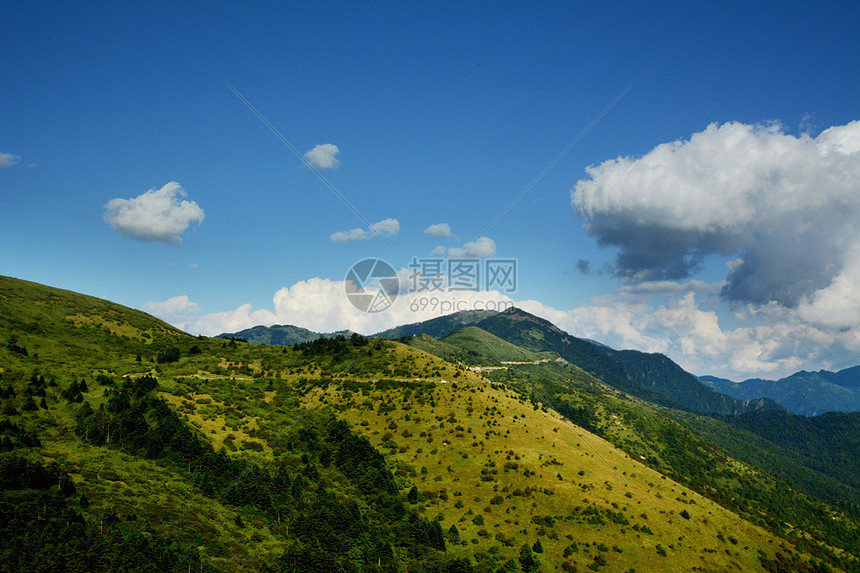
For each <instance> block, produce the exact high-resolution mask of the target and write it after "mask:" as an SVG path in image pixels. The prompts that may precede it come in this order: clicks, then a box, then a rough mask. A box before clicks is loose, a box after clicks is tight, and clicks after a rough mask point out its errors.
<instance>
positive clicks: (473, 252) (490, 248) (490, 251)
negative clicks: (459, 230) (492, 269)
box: [448, 237, 496, 259]
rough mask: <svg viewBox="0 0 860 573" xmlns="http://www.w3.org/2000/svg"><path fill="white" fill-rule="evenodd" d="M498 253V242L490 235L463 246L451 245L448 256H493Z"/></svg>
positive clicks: (469, 257)
mask: <svg viewBox="0 0 860 573" xmlns="http://www.w3.org/2000/svg"><path fill="white" fill-rule="evenodd" d="M495 254H496V242H495V241H494V240H492V239H491V238H489V237H481V238H479V239H477V240H475V241H470V242H468V243H466V244H465V245H463V246H462V247H451V248H450V249H448V256H449V257H451V258H454V259H473V258H483V257H492V256H493V255H495Z"/></svg>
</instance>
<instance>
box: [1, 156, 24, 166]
mask: <svg viewBox="0 0 860 573" xmlns="http://www.w3.org/2000/svg"><path fill="white" fill-rule="evenodd" d="M19 161H21V158H20V157H18V156H17V155H13V154H11V153H0V169H9V168H10V167H12V166H13V165H16V164H17V163H18V162H19Z"/></svg>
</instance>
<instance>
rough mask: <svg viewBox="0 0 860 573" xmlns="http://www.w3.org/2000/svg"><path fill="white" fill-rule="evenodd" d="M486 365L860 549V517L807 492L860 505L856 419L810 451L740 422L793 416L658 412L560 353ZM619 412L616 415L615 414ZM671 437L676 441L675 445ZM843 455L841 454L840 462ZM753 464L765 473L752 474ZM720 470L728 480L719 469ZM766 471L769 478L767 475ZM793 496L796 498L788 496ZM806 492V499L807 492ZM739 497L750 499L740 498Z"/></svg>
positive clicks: (743, 507) (642, 448)
mask: <svg viewBox="0 0 860 573" xmlns="http://www.w3.org/2000/svg"><path fill="white" fill-rule="evenodd" d="M449 338H453V337H449ZM487 340H489V338H488V339H487ZM431 351H432V350H431ZM487 364H490V362H489V361H488V362H487ZM476 369H479V370H482V371H484V372H485V375H486V376H488V377H490V378H491V379H493V380H498V381H502V382H504V383H505V384H506V385H508V386H510V387H514V388H519V389H520V390H521V391H523V392H525V393H527V394H529V395H531V396H532V397H534V398H535V399H536V400H539V401H541V402H542V403H544V404H547V405H549V406H551V407H553V408H554V409H556V410H557V411H559V412H561V413H563V414H564V415H565V416H567V417H568V419H571V420H573V421H576V422H577V423H578V424H579V425H580V426H582V427H585V428H588V429H589V430H591V431H593V432H596V433H598V434H599V435H601V436H602V437H604V438H606V439H608V440H610V441H612V442H613V443H614V444H615V445H616V446H618V447H620V448H622V449H624V450H625V451H626V452H627V453H628V454H630V455H632V456H634V457H637V456H639V457H640V458H641V459H643V460H644V461H645V462H646V463H648V465H650V466H651V467H654V468H657V469H659V470H660V471H663V472H665V473H668V474H669V475H673V476H675V477H676V479H679V480H681V481H684V480H687V481H684V483H686V484H687V485H689V486H690V487H692V488H694V489H696V490H697V491H700V492H701V493H702V494H703V495H706V496H708V497H711V498H712V499H715V500H718V501H720V503H725V504H728V505H729V506H730V507H733V508H735V509H736V510H737V511H749V509H750V507H758V511H765V512H766V513H769V514H771V515H773V516H774V517H778V519H780V520H783V521H784V522H787V523H795V524H797V523H803V524H804V527H805V528H807V527H808V528H814V529H816V530H817V531H818V533H819V535H820V538H822V539H834V538H839V539H842V540H843V543H845V544H846V545H845V546H846V547H855V548H856V546H857V545H856V544H857V543H860V538H858V532H857V528H856V524H855V525H849V524H850V523H851V522H853V520H854V518H849V519H848V521H843V522H841V523H840V522H837V523H833V522H832V521H830V520H827V519H824V520H822V519H821V515H823V514H827V513H828V512H830V511H831V510H829V509H825V507H826V506H825V505H824V504H823V503H821V501H818V500H815V499H811V498H809V497H807V496H812V497H813V498H816V497H817V498H818V499H819V500H823V501H826V502H830V503H834V504H836V505H837V506H838V507H840V508H845V509H847V510H849V511H851V512H856V510H857V509H858V507H860V495H858V489H857V487H856V484H855V480H854V475H857V474H858V473H860V471H858V470H860V465H858V464H860V452H856V451H855V450H856V447H852V446H850V445H847V444H851V443H853V441H852V440H856V435H855V434H856V428H855V429H853V430H852V429H851V428H850V427H848V425H846V424H842V427H834V426H835V424H830V425H829V427H828V428H827V429H826V430H823V431H822V432H820V434H819V437H820V438H823V436H824V435H828V433H829V435H830V436H831V438H832V445H831V447H820V448H818V451H817V452H815V453H813V452H812V449H814V448H812V449H808V450H807V451H805V452H804V451H800V450H799V449H798V448H789V447H786V444H785V443H784V441H785V440H783V442H779V441H776V440H775V441H769V440H768V439H767V437H763V436H761V435H757V434H756V433H754V430H755V428H754V427H751V428H749V429H745V428H744V427H743V426H741V425H740V423H739V424H738V425H733V424H732V422H733V421H734V420H745V421H747V423H749V422H748V421H749V420H754V419H756V417H757V416H758V417H766V416H768V415H774V416H780V417H783V416H788V417H789V418H792V416H790V415H788V414H786V413H784V412H780V411H776V410H762V411H756V412H751V413H748V414H746V415H744V416H741V417H734V416H725V417H723V418H721V420H716V419H713V418H709V417H705V416H700V415H696V414H693V413H689V412H684V411H679V410H674V409H668V408H661V409H660V411H659V412H655V411H654V409H653V408H651V407H649V406H648V405H647V404H645V403H639V402H638V401H637V400H635V399H632V400H631V398H630V397H629V396H625V395H623V394H620V393H618V392H616V391H615V390H614V389H612V388H611V387H608V386H605V385H603V384H602V383H601V382H600V381H599V380H597V379H595V378H592V377H591V376H589V375H588V374H586V373H585V372H583V371H581V370H579V369H578V368H576V367H575V366H573V365H572V364H567V363H558V362H556V361H551V362H548V363H547V362H537V363H520V364H510V365H508V366H507V367H506V368H504V369H499V368H497V367H489V368H481V367H480V366H478V367H476ZM610 418H611V420H613V421H609V419H610ZM798 418H800V417H798ZM802 420H805V419H802ZM798 429H799V428H794V430H798ZM691 430H692V432H691ZM774 430H775V432H776V433H780V432H782V433H783V434H784V436H783V437H785V436H787V435H789V434H790V433H788V432H785V431H784V430H785V427H782V428H779V427H774ZM819 443H820V442H819ZM666 444H672V447H669V448H667V447H666ZM728 456H732V457H735V458H736V459H738V460H742V461H744V462H747V463H749V464H752V465H753V467H755V468H756V469H755V470H753V469H751V468H750V469H749V470H745V471H742V472H740V473H738V472H737V466H736V465H734V463H732V464H728V465H726V464H725V463H724V462H721V461H720V460H726V458H727V457H728ZM822 461H826V462H827V463H822ZM833 461H838V462H839V463H831V462H833ZM762 470H765V472H766V473H764V472H763V471H762ZM750 473H755V474H756V475H758V476H759V477H758V478H756V480H754V481H750V480H749V478H748V476H749V474H750ZM720 474H723V476H724V479H722V480H721V479H718V478H717V476H718V475H720ZM765 475H767V476H768V477H767V478H764V477H763V476H765ZM715 483H722V485H721V486H719V487H717V488H712V487H709V486H707V485H704V484H715ZM792 491H793V493H792ZM801 492H802V493H801ZM786 496H788V497H790V498H792V499H794V501H793V502H792V503H790V504H787V503H786V499H788V498H787V497H786ZM803 499H805V501H804V502H802V503H801V502H800V501H799V500H803ZM738 500H743V501H742V502H741V503H740V504H739V503H738ZM749 515H750V517H751V518H756V515H757V514H756V512H755V511H753V512H751V513H749ZM771 523H777V522H775V521H771ZM844 525H847V527H844ZM777 530H779V528H778V527H777Z"/></svg>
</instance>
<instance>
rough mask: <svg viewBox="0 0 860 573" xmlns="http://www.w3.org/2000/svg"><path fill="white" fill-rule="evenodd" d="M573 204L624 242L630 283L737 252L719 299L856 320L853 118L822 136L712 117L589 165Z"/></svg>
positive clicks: (859, 178)
mask: <svg viewBox="0 0 860 573" xmlns="http://www.w3.org/2000/svg"><path fill="white" fill-rule="evenodd" d="M587 173H588V178H585V179H582V180H580V181H579V182H577V183H576V185H575V187H574V189H573V191H572V204H573V207H574V209H575V210H576V212H577V213H578V214H579V215H581V216H582V217H584V218H585V219H586V224H585V229H586V230H587V231H588V232H589V233H590V234H591V235H593V236H595V237H596V238H597V239H598V241H599V242H600V243H601V244H603V245H611V246H614V247H617V248H619V249H620V252H619V254H618V255H617V257H616V260H615V262H614V271H615V272H616V273H617V274H618V276H620V277H621V278H622V279H624V280H625V281H627V282H629V283H639V282H643V281H653V280H680V279H685V278H687V277H689V276H691V275H693V274H694V273H695V272H697V271H698V270H699V269H700V268H701V267H702V265H703V262H704V260H705V259H706V257H708V256H709V255H722V256H729V257H734V258H735V260H734V262H733V263H732V264H731V265H730V270H729V272H728V276H727V277H726V282H725V285H724V287H723V289H722V296H723V297H724V298H725V299H726V300H729V301H731V302H735V303H744V304H749V305H753V306H762V305H768V304H777V305H779V306H781V307H784V308H788V309H796V310H797V312H799V313H800V314H801V315H802V316H803V317H804V318H805V319H806V320H808V321H810V322H813V323H816V324H819V325H824V326H829V327H832V328H841V329H844V328H852V327H856V326H860V297H859V296H858V294H857V293H858V292H860V225H858V221H860V121H854V122H851V123H849V124H847V125H843V126H836V127H831V128H830V129H827V130H826V131H824V132H822V133H821V134H820V135H818V136H817V137H814V138H813V137H811V136H809V135H801V136H799V137H798V136H794V135H791V134H787V133H784V131H783V130H782V129H781V127H780V126H779V125H777V124H768V125H747V124H743V123H726V124H723V125H717V124H712V125H710V126H708V127H707V129H705V130H704V131H702V132H700V133H696V134H694V135H693V136H692V137H691V138H690V139H689V140H686V141H676V142H672V143H665V144H662V145H659V146H657V147H656V148H654V149H653V150H652V151H651V152H649V153H648V154H646V155H644V156H643V157H639V158H627V157H620V158H618V159H613V160H610V161H605V162H603V163H601V164H600V165H597V166H591V167H589V168H588V169H587Z"/></svg>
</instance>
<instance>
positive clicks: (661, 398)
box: [219, 307, 860, 416]
mask: <svg viewBox="0 0 860 573" xmlns="http://www.w3.org/2000/svg"><path fill="white" fill-rule="evenodd" d="M469 327H476V328H478V329H480V330H481V331H483V332H486V333H490V334H492V335H493V338H495V339H496V340H503V341H507V342H508V343H511V344H514V345H516V346H517V347H519V348H520V349H526V350H529V351H532V352H554V353H556V354H557V355H558V356H559V357H561V358H563V359H565V360H567V361H569V362H572V363H574V364H576V365H577V366H579V367H580V368H582V369H583V370H585V371H586V372H589V373H590V374H592V375H594V376H597V377H598V378H600V379H601V380H603V381H604V382H605V383H606V384H609V385H610V386H612V387H614V388H616V389H618V390H621V391H623V392H627V393H628V394H631V395H633V396H636V397H639V398H642V399H645V400H648V401H650V402H654V403H656V404H660V405H663V406H667V407H671V408H683V409H686V410H690V411H692V412H699V413H706V414H717V415H725V414H728V415H740V414H743V413H746V412H750V411H755V410H782V409H785V410H787V411H789V412H791V413H793V414H801V415H804V416H814V415H817V414H821V413H823V412H830V411H834V412H855V411H860V366H855V367H853V368H847V369H845V370H841V371H839V372H828V371H826V370H821V371H819V372H806V371H801V372H797V373H796V374H792V375H791V376H789V377H787V378H783V379H781V380H776V381H774V380H762V379H751V380H745V381H744V382H740V383H736V382H733V381H731V380H727V379H724V378H717V377H714V376H700V377H696V376H694V375H693V374H690V373H689V372H686V371H685V370H684V369H682V368H681V367H680V366H678V364H676V363H675V362H673V361H672V360H671V359H670V358H668V357H667V356H665V355H663V354H649V353H644V352H639V351H637V350H615V349H613V348H610V347H608V346H606V345H604V344H601V343H599V342H596V341H593V340H589V339H583V338H577V337H575V336H572V335H570V334H568V333H566V332H564V331H562V330H561V329H559V328H558V327H557V326H555V325H554V324H552V323H551V322H549V321H547V320H544V319H542V318H539V317H537V316H534V315H532V314H529V313H527V312H525V311H523V310H521V309H518V308H515V307H514V308H511V309H508V310H506V311H503V312H495V311H489V310H485V311H463V312H458V313H453V314H448V315H445V316H440V317H437V318H433V319H430V320H426V321H423V322H416V323H412V324H406V325H402V326H397V327H395V328H391V329H388V330H384V331H382V332H379V333H377V334H374V335H373V338H383V339H386V340H399V339H403V338H404V337H415V336H425V337H430V338H432V339H435V340H440V339H443V338H445V337H446V336H449V335H451V334H452V333H455V332H457V331H460V330H462V329H466V328H469ZM351 334H352V332H350V331H340V332H331V333H319V332H313V331H311V330H307V329H305V328H300V327H296V326H289V325H275V326H270V327H264V326H255V327H254V328H249V329H246V330H241V331H239V332H235V333H232V334H228V333H225V334H221V335H219V336H220V337H222V338H233V337H237V338H242V339H245V340H247V341H248V342H251V343H254V344H275V345H292V344H298V343H301V342H309V341H312V340H316V339H319V338H332V337H335V336H338V335H344V336H350V335H351ZM473 335H474V333H473ZM428 344H431V343H429V342H428ZM493 346H498V345H497V344H495V343H494V344H493ZM457 356H458V358H459V359H460V360H461V361H464V362H467V360H466V358H467V357H466V356H464V355H461V354H458V355H457Z"/></svg>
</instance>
